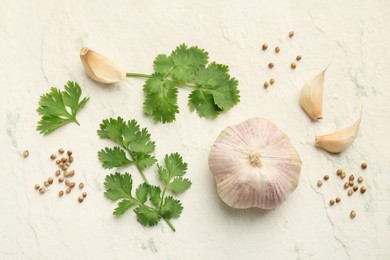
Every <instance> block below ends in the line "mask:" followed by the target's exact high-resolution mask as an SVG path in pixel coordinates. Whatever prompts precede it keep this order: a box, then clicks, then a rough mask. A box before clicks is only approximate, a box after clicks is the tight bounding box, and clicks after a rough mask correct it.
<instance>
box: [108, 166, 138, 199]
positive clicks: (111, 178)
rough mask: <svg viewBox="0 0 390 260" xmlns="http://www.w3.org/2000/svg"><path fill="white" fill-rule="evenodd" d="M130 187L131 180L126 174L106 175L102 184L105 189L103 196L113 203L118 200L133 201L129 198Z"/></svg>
mask: <svg viewBox="0 0 390 260" xmlns="http://www.w3.org/2000/svg"><path fill="white" fill-rule="evenodd" d="M132 185H133V180H132V178H131V175H130V174H128V173H125V174H120V173H115V174H110V175H107V176H106V179H105V182H104V187H105V188H106V192H105V193H104V195H105V196H106V197H107V198H108V199H110V200H113V201H115V200H118V199H133V197H132V196H131V189H132Z"/></svg>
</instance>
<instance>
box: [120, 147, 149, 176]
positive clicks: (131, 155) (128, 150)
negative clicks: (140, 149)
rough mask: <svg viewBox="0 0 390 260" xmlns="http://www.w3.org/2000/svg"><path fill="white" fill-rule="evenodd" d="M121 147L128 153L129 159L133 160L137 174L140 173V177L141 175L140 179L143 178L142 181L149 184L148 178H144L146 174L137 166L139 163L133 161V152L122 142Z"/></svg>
mask: <svg viewBox="0 0 390 260" xmlns="http://www.w3.org/2000/svg"><path fill="white" fill-rule="evenodd" d="M122 147H123V148H125V150H126V151H127V152H128V153H129V154H130V157H131V160H132V161H133V162H134V164H135V167H137V170H138V172H139V174H141V177H142V179H143V180H144V182H145V183H146V184H149V182H148V179H146V176H145V174H144V171H143V170H142V169H141V167H139V165H138V164H137V163H136V162H135V160H134V157H133V154H132V153H131V151H130V149H129V148H127V147H126V146H125V145H123V144H122Z"/></svg>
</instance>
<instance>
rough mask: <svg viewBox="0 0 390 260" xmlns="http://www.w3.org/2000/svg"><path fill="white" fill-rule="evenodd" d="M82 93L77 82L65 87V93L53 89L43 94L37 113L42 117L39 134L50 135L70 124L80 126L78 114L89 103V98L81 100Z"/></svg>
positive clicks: (69, 82)
mask: <svg viewBox="0 0 390 260" xmlns="http://www.w3.org/2000/svg"><path fill="white" fill-rule="evenodd" d="M81 92H82V91H81V88H80V86H79V85H78V84H77V83H76V82H71V81H68V83H67V85H65V91H61V90H59V89H57V88H54V87H52V88H51V89H50V92H49V93H46V94H43V95H42V96H41V97H40V99H39V106H38V108H37V112H38V114H39V115H40V116H41V120H39V122H38V126H37V130H38V131H39V133H41V134H43V135H47V134H50V133H51V132H53V131H54V130H56V129H57V128H59V127H61V126H63V125H65V124H67V123H70V122H74V123H76V124H79V123H78V121H77V119H76V114H77V112H78V111H79V110H80V109H81V108H83V107H84V106H85V105H86V104H87V102H88V101H89V98H83V99H82V100H80V97H81Z"/></svg>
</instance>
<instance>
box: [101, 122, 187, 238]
mask: <svg viewBox="0 0 390 260" xmlns="http://www.w3.org/2000/svg"><path fill="white" fill-rule="evenodd" d="M98 135H99V136H100V137H101V138H107V139H110V140H112V141H114V142H115V143H116V144H117V145H118V146H115V147H113V148H105V149H102V150H100V151H99V152H98V157H99V160H100V161H101V163H102V166H103V167H104V168H106V169H112V168H115V167H122V166H127V165H134V166H135V167H136V168H137V170H138V172H139V173H140V174H141V176H142V178H143V180H144V182H143V183H141V184H140V185H139V186H138V187H137V188H136V190H135V192H133V179H132V176H131V174H129V173H127V172H126V173H124V174H121V173H118V172H117V173H115V174H110V175H108V176H106V179H105V182H104V186H105V188H106V192H105V193H104V195H105V196H106V197H107V198H108V199H110V200H112V201H118V200H120V201H119V202H118V206H117V208H115V210H114V212H113V214H114V215H116V216H120V215H123V214H124V213H125V212H126V211H127V210H128V209H130V208H134V212H135V214H136V216H137V221H138V222H139V223H141V224H142V225H144V226H154V225H157V223H158V222H159V221H160V220H161V219H163V220H164V221H165V222H166V223H167V224H168V225H169V227H170V228H171V229H172V230H173V231H175V227H174V226H173V224H172V223H171V221H170V220H171V219H173V218H178V217H179V216H180V214H181V212H182V210H183V206H182V204H181V202H180V201H179V200H177V199H174V198H173V196H171V195H168V194H167V193H168V192H170V193H172V194H180V193H183V192H184V191H186V190H187V189H189V188H190V187H191V181H190V180H188V179H187V178H184V177H183V176H184V175H185V174H186V171H187V163H185V162H183V158H182V157H181V156H180V155H179V154H178V153H173V154H169V155H165V158H164V164H163V165H159V164H157V173H158V176H159V178H160V180H161V183H162V186H154V185H151V184H150V183H149V181H148V180H147V178H146V176H145V174H144V169H146V168H149V167H151V166H153V165H154V164H155V163H156V162H157V160H156V158H155V157H154V156H153V155H152V153H153V151H154V149H155V143H154V142H153V141H152V140H151V139H150V134H149V132H148V130H147V129H146V128H143V129H141V128H140V126H139V125H138V123H137V122H136V121H135V120H130V121H127V122H125V121H124V120H123V119H122V118H121V117H118V118H117V119H112V118H111V119H107V120H103V122H102V124H101V125H100V130H98Z"/></svg>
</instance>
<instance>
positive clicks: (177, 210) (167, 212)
mask: <svg viewBox="0 0 390 260" xmlns="http://www.w3.org/2000/svg"><path fill="white" fill-rule="evenodd" d="M182 211H183V206H182V205H181V202H180V201H179V200H175V199H174V198H172V197H171V196H168V197H166V198H165V201H164V205H163V206H162V208H161V216H162V217H163V218H166V219H171V218H178V217H179V216H180V214H181V212H182Z"/></svg>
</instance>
